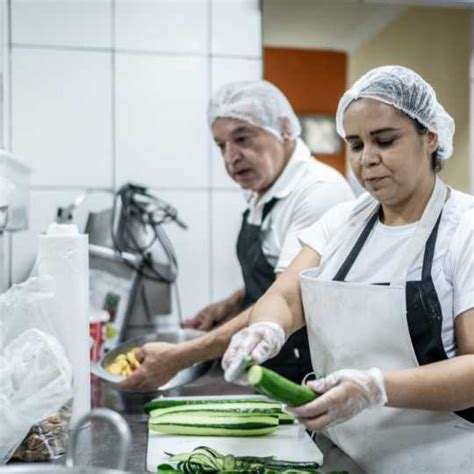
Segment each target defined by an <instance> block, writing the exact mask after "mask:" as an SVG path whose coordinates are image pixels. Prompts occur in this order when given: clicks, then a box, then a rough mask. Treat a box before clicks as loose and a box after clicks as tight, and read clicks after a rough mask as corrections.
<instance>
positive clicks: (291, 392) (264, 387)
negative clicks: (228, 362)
mask: <svg viewBox="0 0 474 474" xmlns="http://www.w3.org/2000/svg"><path fill="white" fill-rule="evenodd" d="M247 380H248V382H249V384H250V385H252V386H254V387H255V388H256V389H257V390H258V391H259V392H260V393H263V394H264V395H266V396H267V397H270V398H272V399H274V400H278V401H279V402H282V403H285V404H287V405H290V406H294V407H297V406H299V405H303V404H304V403H308V402H310V401H311V400H314V399H315V398H316V397H317V396H318V395H319V394H318V393H316V392H315V391H314V390H311V389H310V388H308V387H305V386H303V385H298V384H296V383H294V382H292V381H291V380H288V379H286V378H285V377H282V376H281V375H279V374H277V373H276V372H273V370H270V369H267V368H265V367H261V366H260V365H253V366H252V367H250V369H249V370H248V371H247Z"/></svg>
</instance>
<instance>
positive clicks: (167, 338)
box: [91, 329, 212, 392]
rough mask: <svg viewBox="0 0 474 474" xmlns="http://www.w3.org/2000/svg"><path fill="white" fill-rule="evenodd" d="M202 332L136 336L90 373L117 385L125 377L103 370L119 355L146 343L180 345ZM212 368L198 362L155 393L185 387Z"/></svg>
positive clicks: (170, 331)
mask: <svg viewBox="0 0 474 474" xmlns="http://www.w3.org/2000/svg"><path fill="white" fill-rule="evenodd" d="M203 334H204V332H203V331H198V330H196V329H172V330H166V331H159V332H156V333H153V334H148V335H145V336H137V337H134V338H132V339H129V340H128V341H125V342H124V343H122V344H120V345H118V346H117V347H115V348H114V349H112V350H111V351H109V352H107V354H106V355H105V356H104V357H103V358H102V359H101V360H100V361H99V362H98V363H97V364H94V365H93V366H92V369H91V370H92V373H93V374H94V375H97V376H98V377H100V378H101V379H103V380H105V381H107V382H110V383H112V384H117V383H119V382H121V381H122V380H124V379H125V377H122V376H119V375H112V374H110V373H109V372H107V371H106V370H105V368H106V367H107V366H108V365H109V364H111V363H112V362H113V360H114V359H115V358H116V357H117V356H118V355H119V354H125V353H126V352H128V351H129V350H130V349H133V348H134V347H139V346H142V345H143V344H146V343H147V342H168V343H173V344H176V343H180V342H185V341H189V340H191V339H195V338H197V337H199V336H201V335H203ZM211 366H212V361H207V362H198V363H196V364H194V365H193V366H192V367H188V368H186V369H183V370H181V371H179V372H178V373H177V374H176V375H175V376H174V377H173V378H172V379H171V380H169V381H168V382H167V383H166V384H165V385H162V386H161V387H157V388H156V391H160V392H161V391H166V390H172V389H174V388H177V387H180V386H182V385H185V384H187V383H189V382H192V381H193V380H196V379H197V378H198V377H200V376H201V375H204V374H205V373H206V372H208V371H209V369H210V368H211Z"/></svg>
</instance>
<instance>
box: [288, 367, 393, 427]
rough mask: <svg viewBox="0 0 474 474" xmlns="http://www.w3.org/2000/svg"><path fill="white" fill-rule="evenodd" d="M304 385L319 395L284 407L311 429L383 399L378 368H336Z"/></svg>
mask: <svg viewBox="0 0 474 474" xmlns="http://www.w3.org/2000/svg"><path fill="white" fill-rule="evenodd" d="M307 386H308V387H309V388H311V389H312V390H314V391H316V392H318V393H320V394H322V395H321V396H320V397H318V398H316V399H315V400H313V401H311V402H309V403H306V404H305V405H301V406H299V407H288V411H290V413H292V414H293V415H295V416H296V417H297V418H298V419H299V421H300V422H301V423H303V424H304V425H305V426H306V428H308V429H309V430H311V431H321V430H323V429H325V428H327V427H330V426H334V425H337V424H339V423H342V422H343V421H346V420H348V419H349V418H352V417H353V416H355V415H356V414H357V413H359V412H361V411H362V410H365V409H366V408H374V407H379V406H383V405H385V404H386V403H387V393H386V391H385V383H384V377H383V374H382V372H381V371H380V370H379V369H370V370H338V371H337V372H333V373H332V374H329V375H328V376H327V377H324V378H320V379H318V380H314V381H311V382H308V383H307Z"/></svg>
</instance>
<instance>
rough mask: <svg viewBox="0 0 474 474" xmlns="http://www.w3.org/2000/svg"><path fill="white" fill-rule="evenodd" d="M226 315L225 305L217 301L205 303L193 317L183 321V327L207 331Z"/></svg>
mask: <svg viewBox="0 0 474 474" xmlns="http://www.w3.org/2000/svg"><path fill="white" fill-rule="evenodd" d="M225 316H226V305H225V303H224V302H217V303H212V304H210V305H207V306H206V307H205V308H203V309H202V310H201V311H199V313H198V314H196V316H194V318H191V319H188V320H187V321H184V323H183V327H185V328H192V329H200V330H201V331H209V329H212V328H213V327H214V326H215V325H216V324H217V323H219V322H220V321H221V320H222V319H224V317H225Z"/></svg>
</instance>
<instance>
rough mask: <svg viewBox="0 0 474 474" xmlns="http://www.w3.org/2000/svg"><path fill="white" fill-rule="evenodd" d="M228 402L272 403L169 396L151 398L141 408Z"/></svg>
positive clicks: (254, 399) (260, 400)
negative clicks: (170, 397) (177, 398)
mask: <svg viewBox="0 0 474 474" xmlns="http://www.w3.org/2000/svg"><path fill="white" fill-rule="evenodd" d="M229 403H238V404H244V405H245V404H248V403H252V404H256V403H258V404H269V403H272V402H271V401H269V400H262V399H261V398H233V399H224V400H222V399H194V400H193V399H191V400H189V399H181V400H176V399H169V398H157V399H155V400H151V401H150V402H148V403H146V404H145V406H144V407H143V409H144V410H145V412H146V413H150V411H152V410H156V409H158V408H169V407H176V406H188V405H209V404H212V405H214V404H219V405H221V404H223V405H225V404H229Z"/></svg>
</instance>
